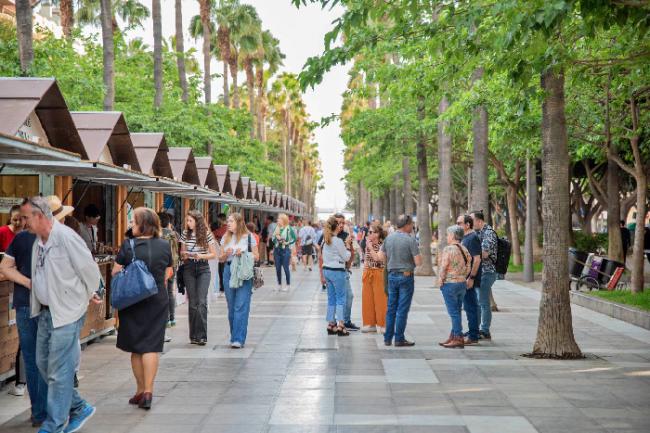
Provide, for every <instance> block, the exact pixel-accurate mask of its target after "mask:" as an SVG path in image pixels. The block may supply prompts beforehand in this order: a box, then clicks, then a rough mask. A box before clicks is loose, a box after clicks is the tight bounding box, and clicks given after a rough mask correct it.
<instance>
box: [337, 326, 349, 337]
mask: <svg viewBox="0 0 650 433" xmlns="http://www.w3.org/2000/svg"><path fill="white" fill-rule="evenodd" d="M336 333H337V335H338V336H339V337H347V336H348V335H350V333H349V332H348V330H347V329H345V326H339V327H338V328H336Z"/></svg>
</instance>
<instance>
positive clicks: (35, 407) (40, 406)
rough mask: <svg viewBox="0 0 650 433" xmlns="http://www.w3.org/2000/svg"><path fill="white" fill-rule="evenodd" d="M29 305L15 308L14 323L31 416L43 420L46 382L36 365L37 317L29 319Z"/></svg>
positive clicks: (45, 405)
mask: <svg viewBox="0 0 650 433" xmlns="http://www.w3.org/2000/svg"><path fill="white" fill-rule="evenodd" d="M30 310H31V309H30V307H17V308H16V324H17V325H18V339H19V340H20V350H21V352H22V354H23V361H24V362H25V376H27V391H29V400H30V402H31V404H32V417H33V418H34V419H35V420H36V421H45V418H46V417H47V383H45V381H44V380H43V377H42V376H41V374H40V373H39V372H38V367H37V366H36V336H37V335H38V317H35V318H33V319H31V318H30V317H29V316H30V314H31V313H30Z"/></svg>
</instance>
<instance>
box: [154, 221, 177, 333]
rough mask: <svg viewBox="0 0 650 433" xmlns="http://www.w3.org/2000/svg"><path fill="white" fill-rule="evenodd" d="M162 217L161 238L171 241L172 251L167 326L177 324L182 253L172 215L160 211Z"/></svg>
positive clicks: (168, 283)
mask: <svg viewBox="0 0 650 433" xmlns="http://www.w3.org/2000/svg"><path fill="white" fill-rule="evenodd" d="M158 218H159V219H160V227H162V232H161V238H162V239H164V240H166V241H167V242H168V243H169V247H170V249H171V252H172V275H171V277H169V278H168V279H167V282H166V286H167V287H166V288H167V295H168V297H169V314H168V320H167V327H172V326H176V292H175V290H174V279H175V278H176V270H177V269H178V265H179V263H180V254H179V248H178V243H179V239H178V234H177V233H176V230H174V226H173V225H172V219H171V215H169V214H168V213H167V212H160V213H159V214H158Z"/></svg>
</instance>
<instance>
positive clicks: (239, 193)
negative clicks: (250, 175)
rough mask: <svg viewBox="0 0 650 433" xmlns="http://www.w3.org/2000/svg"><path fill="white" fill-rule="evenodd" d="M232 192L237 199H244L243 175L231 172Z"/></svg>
mask: <svg viewBox="0 0 650 433" xmlns="http://www.w3.org/2000/svg"><path fill="white" fill-rule="evenodd" d="M230 190H231V191H232V195H233V196H235V198H244V188H243V186H242V183H241V173H239V172H238V171H231V172H230Z"/></svg>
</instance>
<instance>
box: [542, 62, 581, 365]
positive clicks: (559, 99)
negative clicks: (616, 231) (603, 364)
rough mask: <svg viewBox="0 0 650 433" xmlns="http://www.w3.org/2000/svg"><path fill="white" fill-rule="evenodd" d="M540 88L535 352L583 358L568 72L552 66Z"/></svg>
mask: <svg viewBox="0 0 650 433" xmlns="http://www.w3.org/2000/svg"><path fill="white" fill-rule="evenodd" d="M541 86H542V89H543V90H544V92H545V94H546V96H545V98H544V102H543V104H542V178H543V179H544V182H543V185H542V191H543V192H542V194H543V201H542V214H543V217H544V270H543V271H542V298H541V301H540V304H539V320H538V325H537V337H536V340H535V344H534V346H533V355H536V356H541V357H551V358H578V357H581V356H582V353H581V352H580V348H579V347H578V344H577V343H576V341H575V337H574V335H573V322H572V318H571V300H570V298H569V282H570V280H569V275H568V273H569V272H568V270H569V263H568V255H567V250H568V248H569V230H570V227H569V182H568V179H569V150H568V146H567V131H566V119H565V115H564V75H563V73H562V72H559V73H556V72H554V71H552V70H550V69H549V70H547V71H546V72H544V73H543V74H542V77H541Z"/></svg>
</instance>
